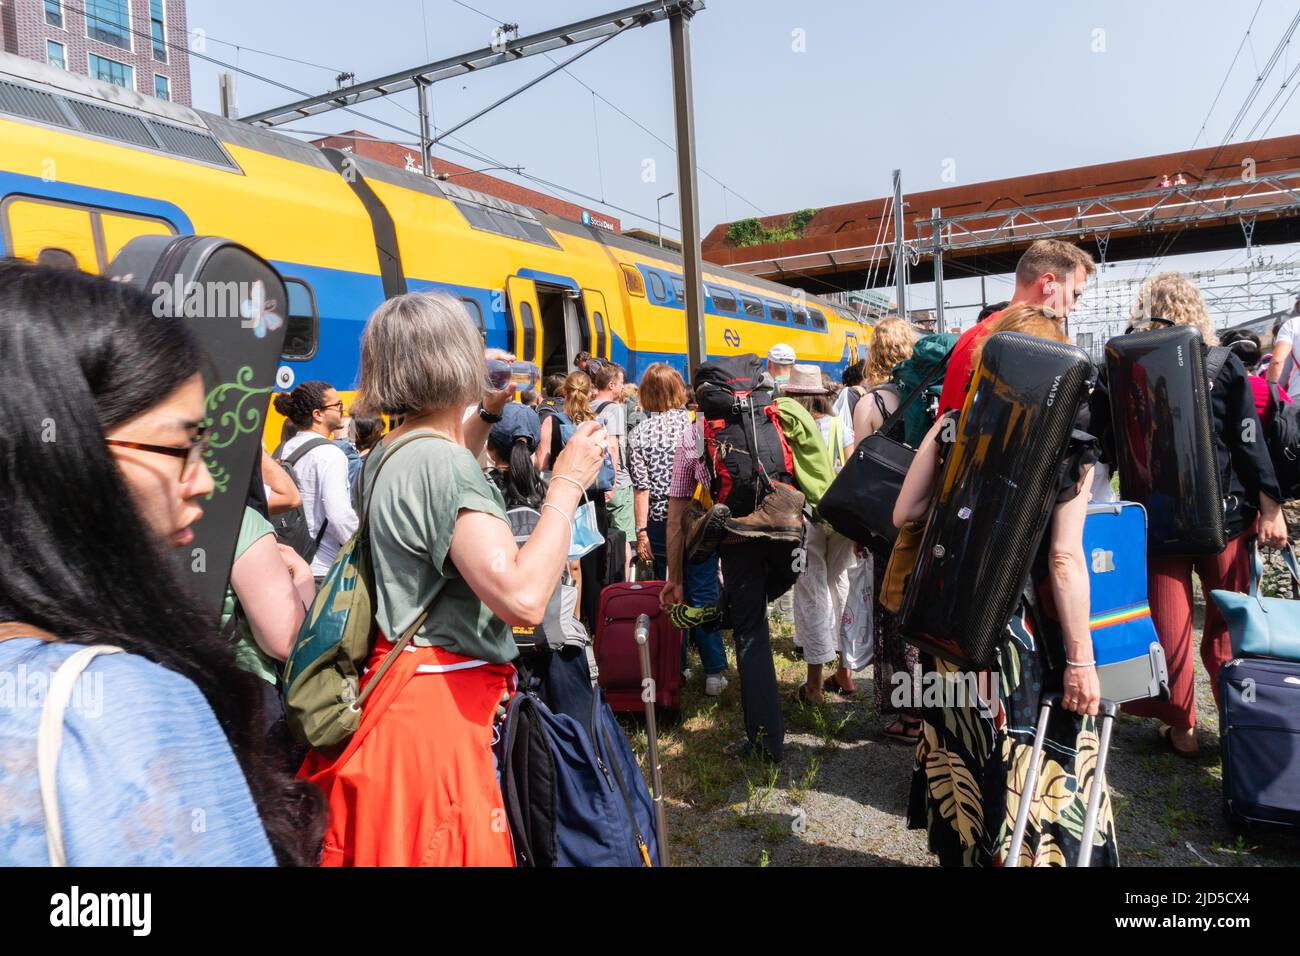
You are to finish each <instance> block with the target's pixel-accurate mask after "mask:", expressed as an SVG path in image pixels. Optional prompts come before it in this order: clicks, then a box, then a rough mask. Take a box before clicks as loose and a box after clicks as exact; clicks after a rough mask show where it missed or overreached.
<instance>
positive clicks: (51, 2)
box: [45, 0, 63, 66]
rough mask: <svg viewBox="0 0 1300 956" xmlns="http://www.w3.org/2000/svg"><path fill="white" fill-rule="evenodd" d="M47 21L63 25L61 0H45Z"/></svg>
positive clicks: (57, 25) (53, 25) (56, 25)
mask: <svg viewBox="0 0 1300 956" xmlns="http://www.w3.org/2000/svg"><path fill="white" fill-rule="evenodd" d="M45 22H46V23H48V24H49V25H50V26H52V27H62V26H63V4H62V3H61V2H60V0H45ZM59 65H60V66H62V64H59Z"/></svg>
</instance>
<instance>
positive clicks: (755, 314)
mask: <svg viewBox="0 0 1300 956" xmlns="http://www.w3.org/2000/svg"><path fill="white" fill-rule="evenodd" d="M740 301H741V304H743V305H744V306H745V316H746V318H750V319H764V318H767V313H766V312H764V311H763V303H762V302H759V301H758V300H757V299H755V298H754V297H753V296H751V295H742V296H741V297H740Z"/></svg>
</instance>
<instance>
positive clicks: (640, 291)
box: [619, 263, 645, 296]
mask: <svg viewBox="0 0 1300 956" xmlns="http://www.w3.org/2000/svg"><path fill="white" fill-rule="evenodd" d="M619 268H621V269H622V270H623V281H624V282H625V283H626V284H627V293H628V295H640V296H644V295H645V280H644V279H642V278H641V272H640V271H639V270H638V269H637V267H636V266H629V265H627V264H626V263H623V264H622V265H620V267H619Z"/></svg>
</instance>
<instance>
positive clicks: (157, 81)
mask: <svg viewBox="0 0 1300 956" xmlns="http://www.w3.org/2000/svg"><path fill="white" fill-rule="evenodd" d="M153 95H154V96H156V97H158V99H160V100H170V99H171V98H172V87H171V83H169V82H168V81H167V77H165V76H163V75H162V74H161V73H155V74H154V75H153Z"/></svg>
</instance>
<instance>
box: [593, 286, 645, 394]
mask: <svg viewBox="0 0 1300 956" xmlns="http://www.w3.org/2000/svg"><path fill="white" fill-rule="evenodd" d="M582 301H583V304H584V305H586V307H587V324H588V326H589V328H590V329H591V339H590V341H591V354H592V355H593V356H595V357H596V358H603V359H607V358H611V356H610V354H609V353H610V348H611V347H612V345H613V342H612V341H611V340H612V339H613V335H612V334H611V333H610V331H609V310H608V309H606V308H605V296H604V294H603V293H600V292H597V291H596V290H595V289H583V290H582ZM632 374H633V373H632V371H631V370H629V371H628V377H629V378H631V376H632Z"/></svg>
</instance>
